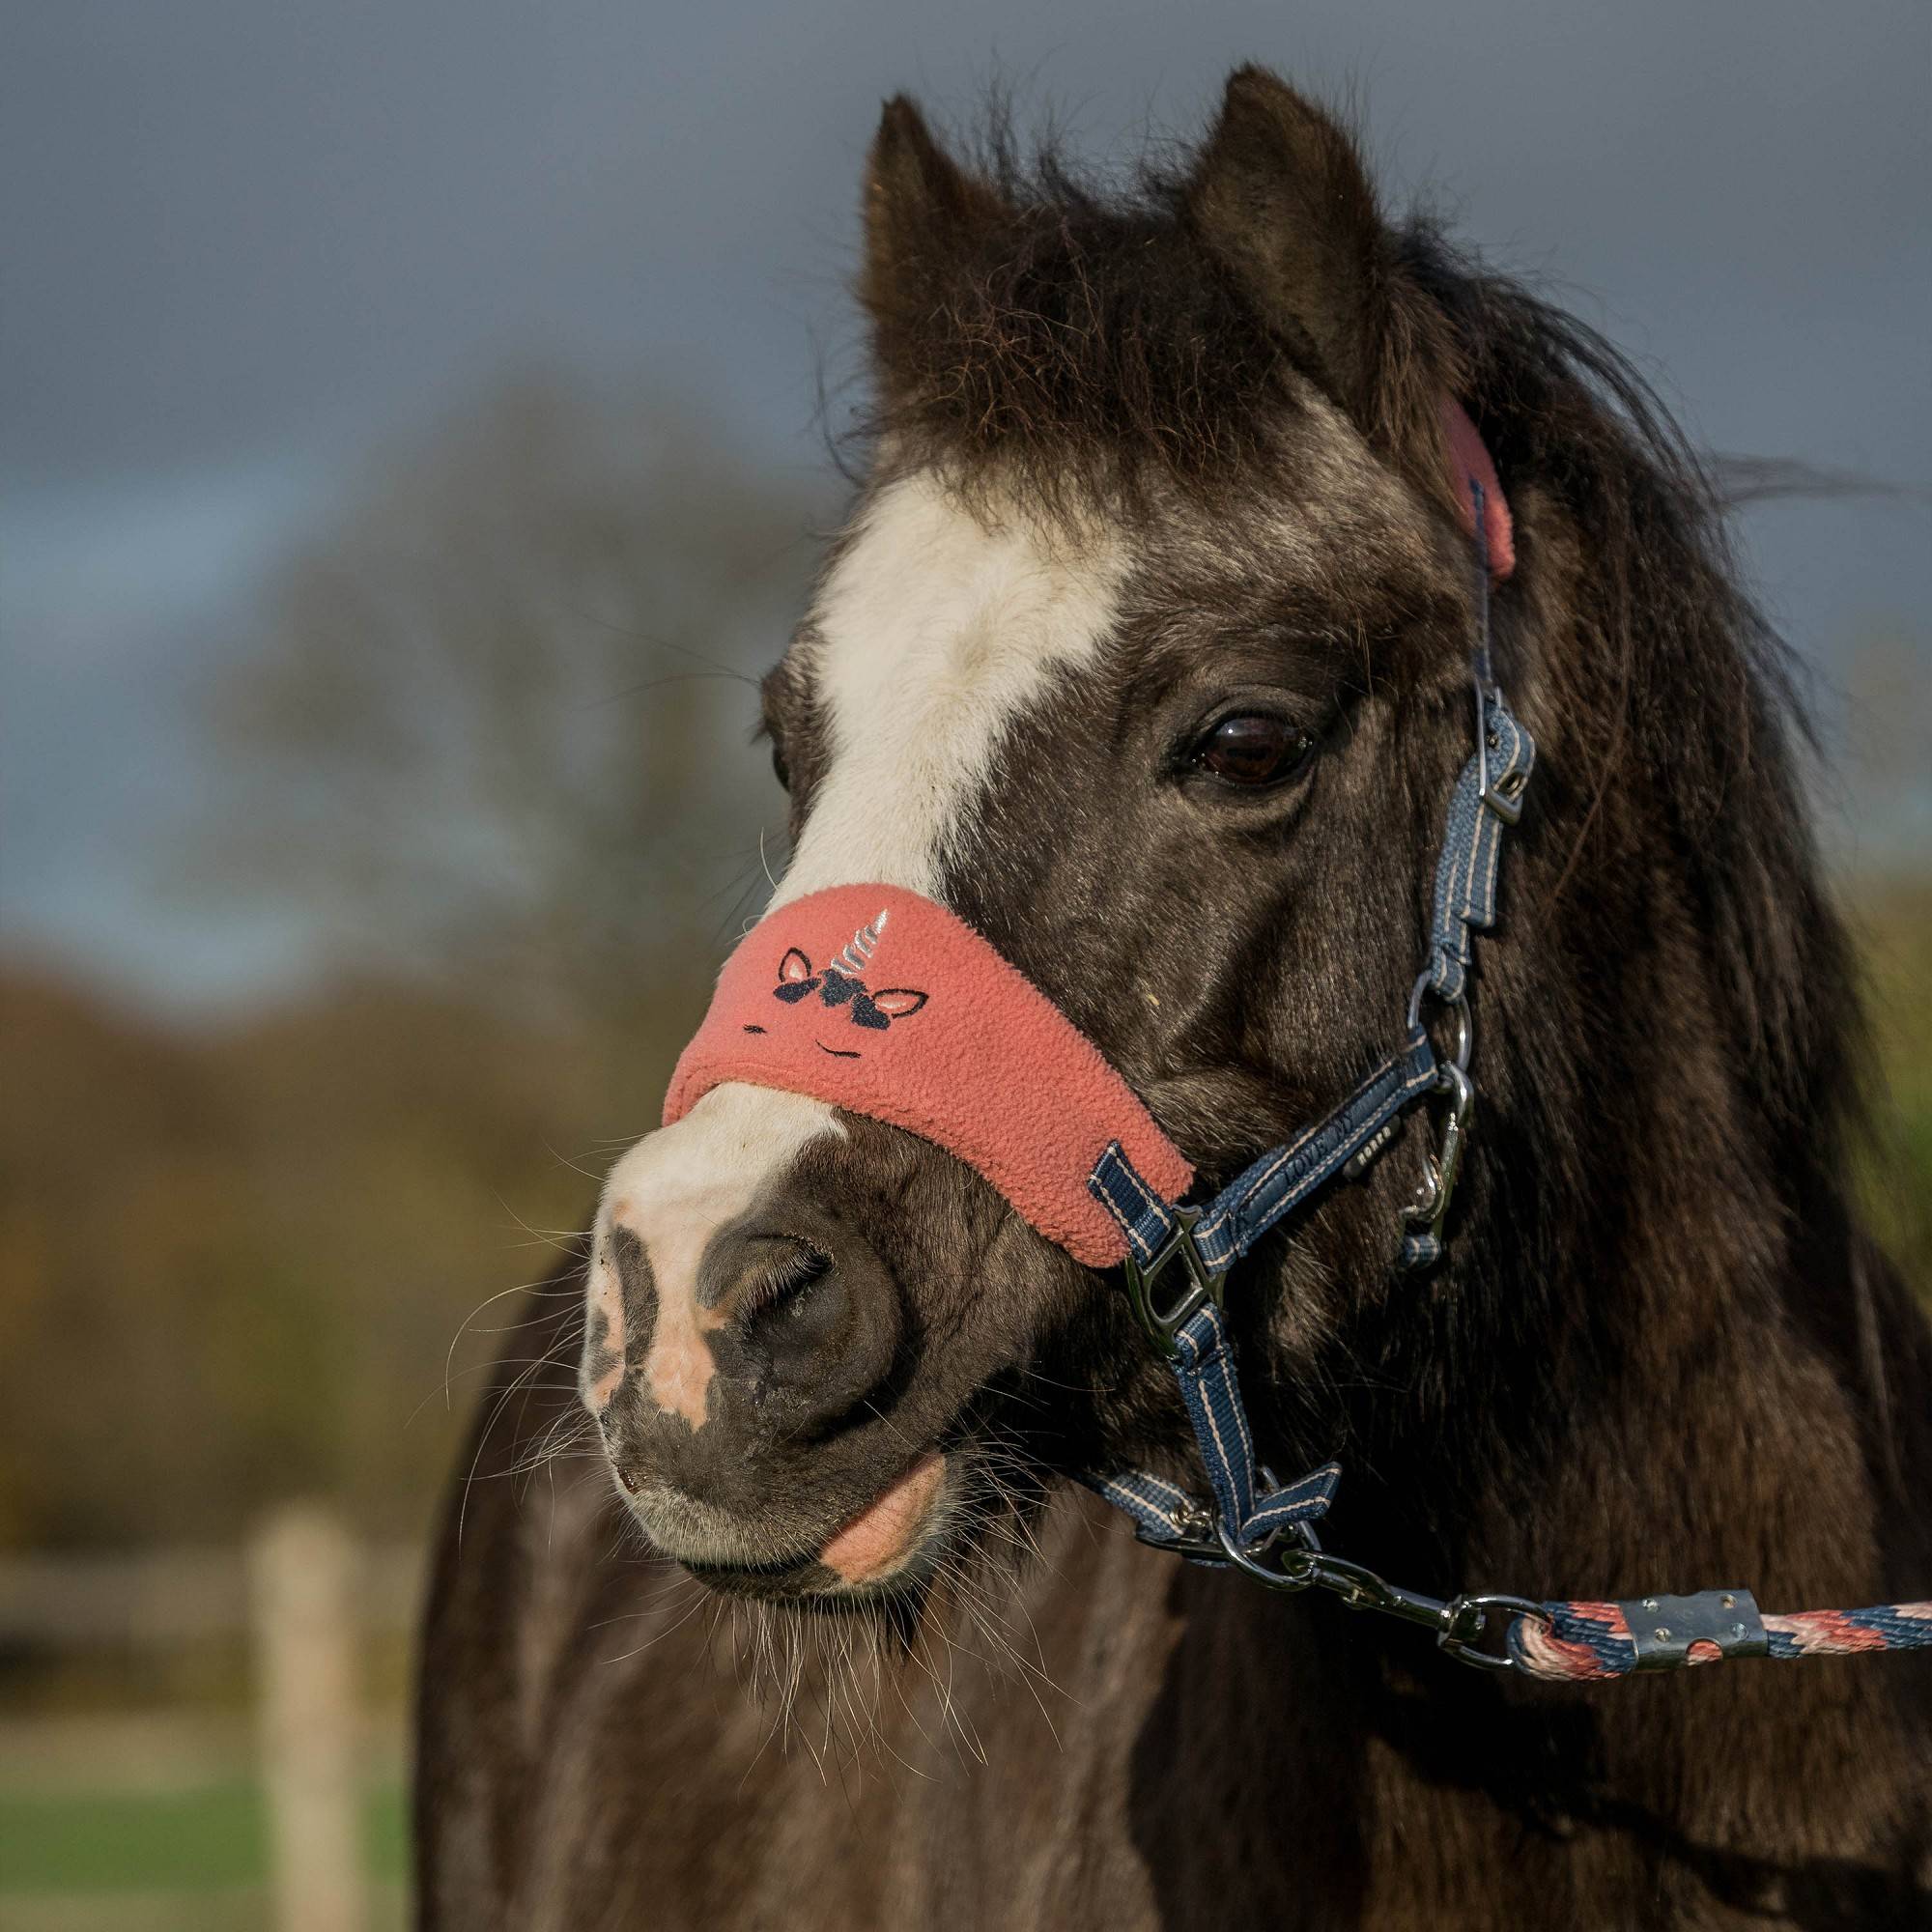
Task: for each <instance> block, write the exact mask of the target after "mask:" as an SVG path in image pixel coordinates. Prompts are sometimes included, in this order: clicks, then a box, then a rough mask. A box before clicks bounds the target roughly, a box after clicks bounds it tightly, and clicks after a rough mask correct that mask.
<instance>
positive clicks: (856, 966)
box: [832, 912, 886, 980]
mask: <svg viewBox="0 0 1932 1932" xmlns="http://www.w3.org/2000/svg"><path fill="white" fill-rule="evenodd" d="M885 929H886V915H885V914H884V913H883V912H882V913H880V915H879V916H878V918H877V919H875V920H872V921H869V922H868V923H867V924H865V925H862V926H861V927H860V928H859V930H858V931H857V932H855V933H854V934H853V935H852V943H851V944H850V945H849V946H847V947H846V949H845V950H844V952H841V953H840V954H839V955H838V958H837V959H835V960H834V961H833V962H832V963H833V965H835V966H836V967H838V970H839V972H841V973H845V974H849V975H850V976H851V977H852V978H853V979H854V980H863V979H864V978H865V977H866V964H867V960H869V959H870V958H871V956H872V954H873V953H874V952H876V951H877V950H878V945H879V935H880V934H881V933H882V932H884V931H885Z"/></svg>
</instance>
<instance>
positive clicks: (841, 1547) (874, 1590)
mask: <svg viewBox="0 0 1932 1932" xmlns="http://www.w3.org/2000/svg"><path fill="white" fill-rule="evenodd" d="M956 1488H957V1482H956V1476H955V1473H954V1470H953V1467H952V1459H950V1458H949V1457H948V1455H947V1454H946V1453H945V1452H944V1451H942V1450H939V1449H931V1450H928V1451H927V1452H926V1453H925V1454H924V1455H923V1456H922V1457H920V1458H919V1460H918V1461H917V1462H915V1463H912V1464H911V1466H910V1467H908V1468H905V1469H902V1470H900V1471H899V1472H898V1473H897V1474H896V1475H895V1476H894V1477H893V1479H892V1480H891V1481H890V1482H888V1483H887V1484H886V1485H885V1487H884V1488H883V1489H881V1490H880V1491H879V1492H878V1493H877V1494H875V1495H874V1496H873V1497H872V1499H871V1500H870V1501H869V1502H868V1503H867V1504H866V1505H865V1506H864V1507H863V1508H862V1509H859V1510H856V1511H854V1512H853V1513H852V1515H850V1516H849V1517H847V1518H846V1519H845V1520H843V1521H842V1522H840V1523H839V1524H838V1527H837V1528H836V1529H835V1530H834V1531H833V1532H832V1534H831V1535H830V1536H828V1537H826V1538H824V1540H823V1541H822V1542H821V1543H820V1544H818V1545H817V1547H815V1548H810V1549H809V1550H806V1551H803V1552H801V1553H800V1554H799V1555H797V1556H793V1557H788V1558H780V1559H778V1560H776V1561H759V1562H748V1561H741V1560H732V1559H728V1558H727V1559H725V1560H719V1559H717V1558H716V1557H713V1556H709V1555H705V1554H702V1553H699V1552H697V1551H696V1550H690V1549H685V1550H680V1549H678V1548H675V1547H672V1548H668V1550H667V1553H668V1554H673V1555H676V1556H677V1558H678V1560H679V1562H681V1563H682V1564H683V1566H684V1567H685V1569H687V1570H688V1571H690V1573H691V1574H692V1575H693V1576H694V1577H696V1578H697V1579H698V1580H699V1581H700V1582H702V1583H704V1584H706V1585H708V1586H709V1587H710V1588H712V1589H714V1590H717V1591H719V1592H721V1593H722V1594H724V1595H726V1596H734V1597H751V1598H757V1599H762V1600H765V1601H776V1602H789V1603H796V1604H803V1605H811V1606H813V1607H821V1608H825V1609H830V1610H838V1609H843V1608H857V1607H860V1606H862V1605H876V1604H878V1603H881V1602H883V1601H887V1600H892V1599H902V1598H908V1597H914V1596H917V1595H919V1594H920V1593H922V1592H923V1589H924V1588H925V1586H926V1584H927V1583H928V1582H929V1581H930V1580H931V1578H932V1576H933V1573H934V1571H935V1570H936V1569H937V1568H938V1566H939V1564H940V1562H941V1560H942V1559H943V1556H944V1554H945V1551H946V1549H947V1548H948V1546H949V1543H950V1541H951V1537H952V1530H953V1527H954V1521H953V1520H954V1518H955V1517H956V1515H957V1511H956V1509H955V1508H954V1507H952V1502H953V1492H954V1491H955V1490H956ZM655 1540H658V1541H659V1543H660V1547H661V1548H664V1547H665V1546H666V1544H667V1543H668V1542H670V1539H655Z"/></svg>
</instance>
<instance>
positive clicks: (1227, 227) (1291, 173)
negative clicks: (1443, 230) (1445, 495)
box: [1187, 67, 1457, 489]
mask: <svg viewBox="0 0 1932 1932" xmlns="http://www.w3.org/2000/svg"><path fill="white" fill-rule="evenodd" d="M1187 206H1188V212H1189V214H1190V216H1191V218H1192V220H1193V223H1194V226H1195V229H1196V232H1197V233H1198V234H1199V235H1200V237H1201V239H1202V241H1203V242H1204V243H1205V244H1206V245H1207V247H1208V251H1209V252H1210V253H1211V254H1212V255H1214V256H1215V257H1216V258H1217V259H1218V260H1219V261H1220V262H1221V263H1222V265H1223V266H1224V267H1225V268H1226V269H1227V270H1228V271H1229V272H1230V273H1231V274H1232V275H1233V276H1234V278H1235V280H1236V283H1237V285H1239V286H1240V287H1241V288H1242V289H1243V290H1244V292H1245V293H1246V295H1247V297H1248V298H1249V300H1250V301H1251V302H1252V303H1253V304H1254V306H1255V308H1256V309H1257V310H1258V312H1259V313H1260V314H1261V316H1262V317H1263V319H1264V321H1265V322H1266V323H1267V324H1268V326H1269V327H1271V328H1272V329H1274V331H1275V332H1276V333H1277V334H1278V335H1280V336H1281V337H1282V338H1283V339H1284V341H1286V342H1287V343H1288V344H1289V346H1290V350H1291V354H1292V355H1293V357H1294V359H1295V360H1296V361H1297V362H1298V363H1299V364H1300V365H1301V366H1302V369H1303V373H1304V374H1306V375H1308V376H1309V377H1311V378H1312V379H1313V380H1314V381H1315V382H1317V383H1318V384H1321V387H1322V388H1323V389H1325V390H1326V391H1327V393H1328V394H1329V395H1330V396H1331V397H1333V399H1334V400H1335V401H1336V402H1337V403H1339V404H1340V405H1341V407H1342V408H1343V409H1344V410H1346V411H1347V412H1348V413H1349V415H1350V418H1351V419H1352V420H1353V422H1354V423H1355V426H1356V428H1357V429H1359V430H1360V431H1361V433H1362V434H1363V436H1364V437H1365V438H1367V440H1369V442H1370V443H1371V445H1372V446H1374V447H1376V448H1377V449H1378V451H1379V452H1380V453H1382V454H1383V455H1385V456H1387V457H1390V458H1392V459H1394V460H1395V461H1396V462H1397V463H1398V464H1399V465H1401V466H1402V467H1405V468H1412V469H1413V470H1414V472H1415V473H1416V474H1417V475H1418V476H1420V477H1422V478H1425V479H1426V480H1427V482H1428V484H1429V485H1430V486H1431V487H1433V488H1437V489H1439V488H1440V485H1439V483H1438V482H1437V478H1439V476H1440V475H1441V473H1442V465H1441V462H1440V458H1439V442H1438V440H1437V438H1438V434H1439V432H1438V429H1437V425H1436V420H1435V408H1436V404H1435V398H1436V395H1437V394H1438V392H1439V391H1441V390H1443V389H1447V390H1448V391H1449V392H1450V393H1454V392H1455V389H1456V387H1457V374H1456V370H1455V368H1454V366H1453V364H1454V361H1455V357H1454V354H1453V351H1451V350H1450V349H1449V346H1448V330H1447V328H1446V326H1443V325H1441V324H1440V322H1439V320H1436V319H1435V318H1434V312H1433V310H1431V309H1427V308H1425V306H1424V305H1423V304H1422V303H1421V302H1419V301H1418V300H1417V299H1416V298H1415V297H1414V296H1413V294H1412V293H1411V292H1409V291H1407V290H1406V288H1405V287H1404V285H1403V278H1402V276H1401V274H1400V272H1399V270H1398V268H1397V265H1396V261H1395V243H1394V238H1393V237H1392V235H1391V234H1390V232H1389V230H1388V228H1387V226H1386V225H1385V223H1384V222H1383V220H1382V216H1381V210H1380V208H1379V206H1378V203H1377V200H1376V192H1375V189H1374V187H1373V186H1372V185H1371V184H1370V181H1369V178H1368V175H1367V173H1366V171H1365V170H1364V169H1363V166H1362V162H1361V157H1360V156H1359V155H1358V154H1357V153H1356V150H1355V144H1354V141H1353V140H1352V138H1351V137H1350V134H1349V133H1348V131H1347V129H1346V128H1343V127H1342V126H1341V125H1340V124H1339V123H1338V122H1336V121H1334V120H1333V119H1331V118H1330V117H1329V116H1328V115H1326V114H1324V113H1323V112H1322V111H1321V109H1320V108H1319V107H1317V106H1315V105H1314V104H1313V103H1312V102H1310V101H1308V100H1306V99H1303V98H1302V96H1300V95H1299V94H1297V93H1296V92H1295V91H1294V90H1293V88H1292V87H1289V86H1288V85H1287V84H1286V83H1284V82H1283V81H1280V80H1277V79H1276V78H1275V76H1274V75H1273V74H1271V73H1269V72H1268V71H1266V70H1265V69H1264V68H1258V67H1244V68H1240V69H1237V70H1236V72H1235V73H1234V74H1233V75H1231V76H1230V78H1229V81H1228V92H1227V98H1226V99H1224V100H1223V102H1222V105H1221V114H1220V118H1219V120H1218V121H1216V123H1215V124H1214V129H1213V132H1212V133H1210V134H1209V135H1208V139H1207V140H1206V142H1204V143H1203V145H1202V148H1201V152H1200V156H1199V157H1198V159H1197V160H1196V162H1195V166H1194V171H1193V173H1192V175H1191V176H1190V178H1189V181H1188V185H1187ZM1398 303H1401V304H1402V305H1403V306H1402V309H1401V312H1398V306H1397V305H1398ZM1432 324H1433V325H1434V326H1432ZM1432 335H1434V336H1435V340H1434V341H1432V340H1431V339H1430V337H1431V336H1432ZM1398 346H1400V348H1401V350H1402V354H1401V355H1399V356H1398V355H1396V354H1395V353H1394V351H1395V349H1396V348H1397V347H1398ZM1432 365H1433V366H1432Z"/></svg>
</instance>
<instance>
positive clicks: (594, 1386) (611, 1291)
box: [583, 1204, 628, 1415]
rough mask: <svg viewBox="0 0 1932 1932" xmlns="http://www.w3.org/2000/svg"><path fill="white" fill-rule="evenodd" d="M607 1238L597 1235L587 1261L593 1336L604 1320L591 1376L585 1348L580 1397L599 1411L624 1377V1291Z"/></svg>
mask: <svg viewBox="0 0 1932 1932" xmlns="http://www.w3.org/2000/svg"><path fill="white" fill-rule="evenodd" d="M626 1205H628V1204H626ZM619 1218H621V1210H619ZM607 1240H608V1236H607V1237H604V1238H600V1239H599V1241H598V1243H597V1253H596V1256H595V1258H594V1259H593V1260H592V1262H591V1264H590V1283H589V1294H590V1316H591V1322H590V1337H591V1338H592V1339H593V1340H594V1339H595V1338H596V1337H597V1335H598V1328H597V1322H598V1320H599V1318H601V1319H602V1321H603V1323H604V1328H603V1335H602V1341H601V1345H600V1347H599V1353H598V1355H597V1357H596V1360H597V1362H598V1364H600V1366H599V1367H598V1371H597V1375H596V1378H595V1379H592V1378H590V1369H591V1360H592V1358H591V1355H590V1351H589V1350H588V1349H586V1350H585V1351H584V1357H583V1400H584V1402H585V1403H586V1404H587V1405H588V1406H590V1408H591V1409H592V1410H593V1411H595V1412H596V1413H597V1414H599V1415H602V1414H603V1412H604V1411H605V1410H606V1409H607V1408H609V1407H610V1406H611V1397H612V1396H613V1395H615V1394H616V1393H617V1385H618V1383H619V1382H621V1381H622V1380H623V1379H624V1293H623V1290H622V1288H621V1287H620V1286H619V1284H618V1281H617V1270H616V1267H615V1265H614V1264H612V1262H611V1251H610V1248H609V1246H608V1245H607Z"/></svg>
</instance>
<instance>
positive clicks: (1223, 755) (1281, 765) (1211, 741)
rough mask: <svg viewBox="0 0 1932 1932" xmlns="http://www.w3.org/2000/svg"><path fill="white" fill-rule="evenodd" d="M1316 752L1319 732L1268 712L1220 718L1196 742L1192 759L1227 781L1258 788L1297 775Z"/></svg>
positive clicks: (1200, 766) (1200, 768) (1227, 782)
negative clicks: (1316, 732)
mask: <svg viewBox="0 0 1932 1932" xmlns="http://www.w3.org/2000/svg"><path fill="white" fill-rule="evenodd" d="M1314 751H1315V735H1314V733H1313V732H1311V731H1304V730H1303V729H1302V728H1301V726H1300V725H1295V724H1292V723H1291V722H1290V721H1289V720H1288V719H1286V718H1279V717H1276V716H1275V715H1274V714H1272V713H1271V712H1266V711H1237V712H1235V713H1234V714H1233V715H1232V716H1231V717H1227V718H1222V719H1218V720H1216V722H1215V723H1214V725H1212V726H1211V727H1210V728H1209V730H1208V732H1207V734H1206V735H1205V736H1204V737H1203V738H1202V739H1201V740H1200V741H1199V743H1197V744H1196V746H1195V748H1194V754H1193V758H1192V760H1191V762H1192V763H1193V764H1194V765H1195V766H1196V767H1197V768H1198V769H1199V770H1201V771H1204V772H1209V773H1211V774H1212V775H1213V776H1214V777H1215V778H1217V779H1220V780H1221V781H1223V782H1224V783H1226V784H1232V785H1243V786H1248V787H1255V786H1260V785H1271V784H1280V783H1281V782H1282V781H1284V780H1286V779H1291V778H1293V776H1294V775H1295V773H1297V772H1298V771H1300V770H1301V768H1302V767H1303V766H1304V765H1305V764H1306V763H1307V762H1308V760H1309V758H1310V757H1311V756H1312V755H1313V753H1314Z"/></svg>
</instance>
